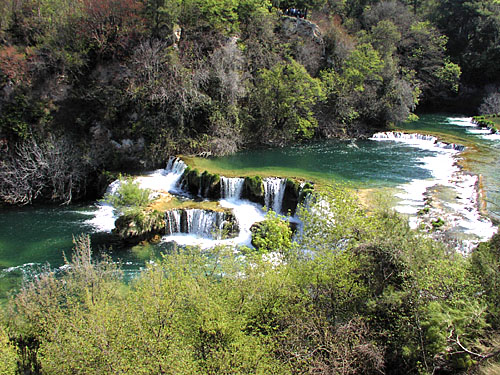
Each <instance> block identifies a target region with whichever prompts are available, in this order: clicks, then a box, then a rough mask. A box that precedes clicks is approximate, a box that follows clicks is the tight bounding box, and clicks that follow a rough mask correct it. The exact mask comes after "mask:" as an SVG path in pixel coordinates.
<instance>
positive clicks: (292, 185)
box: [281, 178, 301, 216]
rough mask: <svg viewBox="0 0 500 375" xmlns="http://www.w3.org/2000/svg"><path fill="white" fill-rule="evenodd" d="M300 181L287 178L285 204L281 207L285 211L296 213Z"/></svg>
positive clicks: (291, 213)
mask: <svg viewBox="0 0 500 375" xmlns="http://www.w3.org/2000/svg"><path fill="white" fill-rule="evenodd" d="M300 191H301V189H300V183H299V182H297V181H295V180H292V179H289V178H287V179H286V185H285V194H284V195H283V204H282V206H281V209H282V211H283V213H286V214H290V215H291V216H293V215H295V211H296V210H297V205H298V204H299V197H300Z"/></svg>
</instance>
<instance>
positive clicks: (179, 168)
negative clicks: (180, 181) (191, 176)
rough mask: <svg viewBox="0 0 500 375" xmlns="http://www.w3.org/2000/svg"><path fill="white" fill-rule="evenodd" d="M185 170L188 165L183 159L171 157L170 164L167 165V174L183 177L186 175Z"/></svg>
mask: <svg viewBox="0 0 500 375" xmlns="http://www.w3.org/2000/svg"><path fill="white" fill-rule="evenodd" d="M185 169H186V164H185V163H184V162H183V161H182V160H181V159H179V158H177V157H175V156H171V157H170V158H169V159H168V163H167V167H166V168H165V171H166V172H167V173H173V174H176V175H182V174H183V173H184V170H185Z"/></svg>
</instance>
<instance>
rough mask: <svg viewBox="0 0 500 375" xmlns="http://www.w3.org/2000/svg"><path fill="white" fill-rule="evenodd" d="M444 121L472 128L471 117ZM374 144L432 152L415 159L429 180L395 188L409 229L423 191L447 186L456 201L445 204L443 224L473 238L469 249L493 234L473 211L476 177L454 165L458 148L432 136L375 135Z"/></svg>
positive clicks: (487, 222) (422, 202)
mask: <svg viewBox="0 0 500 375" xmlns="http://www.w3.org/2000/svg"><path fill="white" fill-rule="evenodd" d="M448 122H449V123H451V124H454V125H458V126H465V127H476V125H475V124H474V123H473V122H472V118H469V117H468V118H449V119H448ZM471 132H476V133H477V134H484V133H483V132H482V131H481V132H479V129H471ZM485 137H486V136H485ZM371 139H372V140H376V141H394V142H402V143H405V144H407V145H410V146H413V147H417V148H420V149H424V150H431V151H433V152H434V155H433V156H426V157H423V158H420V159H419V162H421V163H422V165H423V168H425V169H427V170H429V171H430V172H431V175H432V178H430V179H415V180H412V181H411V182H409V183H406V184H402V185H400V186H399V187H398V188H399V189H400V190H401V192H399V193H397V194H396V197H398V198H399V199H400V201H399V202H398V204H397V205H396V207H395V209H396V211H398V212H400V213H403V214H407V215H409V222H410V226H411V227H412V228H417V227H418V224H419V218H418V217H417V216H416V215H417V213H418V211H419V210H420V209H421V208H423V206H424V205H425V197H426V192H428V191H429V189H430V188H432V187H433V186H437V185H440V186H446V187H451V188H453V189H454V190H455V192H456V196H457V198H456V201H455V202H454V203H448V204H447V208H448V209H449V211H451V212H447V216H446V222H447V225H451V226H453V227H456V228H460V229H462V231H463V232H464V233H466V234H468V235H471V236H472V237H473V238H474V239H472V240H467V241H469V242H470V243H469V245H468V247H467V248H471V244H472V243H476V244H477V242H478V241H485V240H487V239H489V238H491V236H493V234H494V233H495V231H496V228H495V227H494V226H493V224H492V223H491V221H490V220H489V219H487V218H483V217H481V215H480V214H479V212H478V209H477V203H478V202H477V188H476V182H477V177H476V176H471V175H467V174H465V173H463V172H462V171H461V170H460V169H459V167H458V166H457V163H456V158H457V155H458V154H459V150H460V147H459V146H453V147H449V145H446V144H443V143H441V142H438V141H437V139H436V138H435V137H432V136H425V135H417V134H404V133H393V134H391V133H378V134H376V135H374V137H372V138H371Z"/></svg>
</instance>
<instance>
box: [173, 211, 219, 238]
mask: <svg viewBox="0 0 500 375" xmlns="http://www.w3.org/2000/svg"><path fill="white" fill-rule="evenodd" d="M165 220H166V222H167V225H166V234H167V235H172V234H179V233H186V234H193V235H196V236H199V237H204V238H212V239H213V238H215V239H218V238H220V237H221V234H222V231H223V229H224V225H225V224H226V222H227V221H226V214H225V213H224V212H219V211H210V210H202V209H183V210H170V211H167V212H166V214H165Z"/></svg>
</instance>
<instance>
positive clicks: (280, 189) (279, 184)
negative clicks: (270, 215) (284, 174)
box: [264, 177, 286, 214]
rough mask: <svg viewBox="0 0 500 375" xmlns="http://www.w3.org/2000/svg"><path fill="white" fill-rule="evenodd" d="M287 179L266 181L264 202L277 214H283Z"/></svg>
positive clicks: (269, 179)
mask: <svg viewBox="0 0 500 375" xmlns="http://www.w3.org/2000/svg"><path fill="white" fill-rule="evenodd" d="M285 188H286V179H285V178H272V177H270V178H265V179H264V201H265V205H266V207H267V208H268V209H270V210H273V211H274V212H276V213H277V214H281V213H282V207H283V197H284V195H285Z"/></svg>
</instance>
